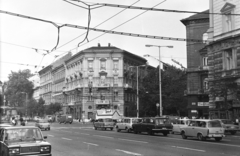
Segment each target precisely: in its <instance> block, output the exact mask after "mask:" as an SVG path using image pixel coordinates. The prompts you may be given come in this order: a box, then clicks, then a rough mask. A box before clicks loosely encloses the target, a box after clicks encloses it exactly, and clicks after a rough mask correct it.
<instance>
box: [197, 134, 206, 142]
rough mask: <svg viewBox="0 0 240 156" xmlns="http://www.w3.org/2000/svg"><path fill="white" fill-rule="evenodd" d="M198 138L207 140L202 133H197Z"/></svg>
mask: <svg viewBox="0 0 240 156" xmlns="http://www.w3.org/2000/svg"><path fill="white" fill-rule="evenodd" d="M197 138H198V140H200V141H205V140H206V138H205V137H203V136H202V134H198V135H197Z"/></svg>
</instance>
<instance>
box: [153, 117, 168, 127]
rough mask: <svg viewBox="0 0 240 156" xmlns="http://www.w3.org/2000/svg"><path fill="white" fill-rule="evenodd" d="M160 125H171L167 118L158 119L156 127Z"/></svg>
mask: <svg viewBox="0 0 240 156" xmlns="http://www.w3.org/2000/svg"><path fill="white" fill-rule="evenodd" d="M160 124H170V120H169V119H167V118H162V119H156V125H160Z"/></svg>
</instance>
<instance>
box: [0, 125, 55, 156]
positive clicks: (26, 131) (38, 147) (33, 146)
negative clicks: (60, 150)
mask: <svg viewBox="0 0 240 156" xmlns="http://www.w3.org/2000/svg"><path fill="white" fill-rule="evenodd" d="M45 139H47V137H46V136H44V137H43V135H42V132H41V130H40V129H39V128H37V127H34V126H12V127H1V128H0V153H1V156H9V155H10V156H11V155H14V156H21V155H38V156H51V155H52V154H51V144H50V143H48V142H47V141H46V140H45Z"/></svg>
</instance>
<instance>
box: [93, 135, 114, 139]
mask: <svg viewBox="0 0 240 156" xmlns="http://www.w3.org/2000/svg"><path fill="white" fill-rule="evenodd" d="M93 136H97V137H102V138H109V139H113V137H109V136H103V135H93Z"/></svg>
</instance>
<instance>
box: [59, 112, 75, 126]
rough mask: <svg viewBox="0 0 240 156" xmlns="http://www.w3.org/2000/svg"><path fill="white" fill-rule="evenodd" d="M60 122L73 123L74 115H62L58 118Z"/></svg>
mask: <svg viewBox="0 0 240 156" xmlns="http://www.w3.org/2000/svg"><path fill="white" fill-rule="evenodd" d="M58 122H59V123H60V124H61V123H65V124H66V123H70V124H72V123H73V117H72V115H71V114H65V115H61V116H60V117H59V118H58Z"/></svg>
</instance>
